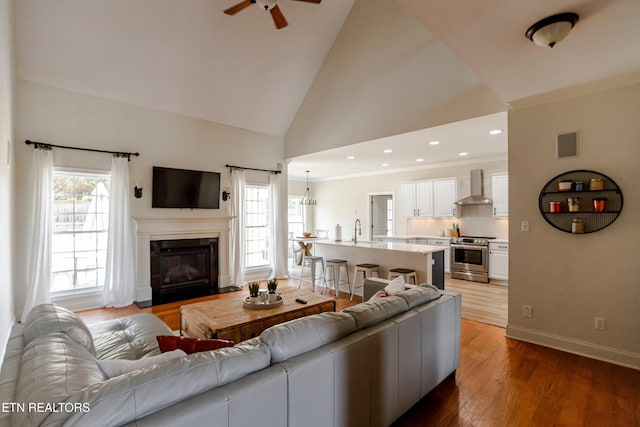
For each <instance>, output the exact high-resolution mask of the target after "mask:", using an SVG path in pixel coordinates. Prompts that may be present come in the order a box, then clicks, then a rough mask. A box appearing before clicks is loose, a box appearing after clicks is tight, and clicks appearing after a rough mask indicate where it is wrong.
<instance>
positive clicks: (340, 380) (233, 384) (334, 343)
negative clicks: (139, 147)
mask: <svg viewBox="0 0 640 427" xmlns="http://www.w3.org/2000/svg"><path fill="white" fill-rule="evenodd" d="M383 284H384V282H378V283H375V285H376V286H381V285H383ZM460 310H461V297H460V295H459V294H457V293H453V292H447V291H445V292H442V291H438V290H437V289H435V288H433V287H417V288H413V289H409V290H406V291H404V292H402V293H401V294H399V295H397V296H392V297H386V298H381V299H376V300H374V301H369V302H365V303H362V304H358V305H356V306H353V307H349V308H348V309H346V310H344V311H342V312H339V313H322V314H317V315H313V316H308V317H304V318H301V319H297V320H293V321H291V322H287V323H283V324H280V325H276V326H274V327H272V328H269V329H267V330H265V331H264V332H263V333H262V334H261V335H260V337H258V338H254V339H251V340H248V341H244V342H242V343H238V344H236V345H235V346H233V347H227V348H222V349H218V350H213V351H206V352H202V353H195V354H191V355H188V356H183V357H179V358H177V359H172V360H168V361H163V362H160V363H156V364H153V365H151V366H147V367H143V368H140V369H136V370H134V371H131V372H128V373H125V374H122V375H118V376H115V377H112V378H107V377H106V375H104V373H103V372H102V371H101V369H100V367H99V361H102V360H107V359H110V360H111V359H128V360H135V359H144V358H148V357H153V356H155V355H157V354H159V349H158V346H157V344H156V340H155V337H156V336H157V335H167V334H170V333H171V331H170V330H169V328H168V327H167V326H166V325H165V324H164V323H163V322H162V321H160V319H158V318H157V317H155V316H154V315H152V314H139V315H135V316H128V317H125V318H122V319H117V320H113V321H108V322H103V323H99V324H95V325H89V326H86V325H85V324H84V323H83V322H82V321H81V320H80V319H79V318H78V317H77V316H76V315H74V314H73V313H71V312H69V311H67V310H65V309H63V308H61V307H58V306H55V305H51V304H48V305H42V306H38V307H36V308H35V309H34V310H33V311H32V313H31V314H30V316H29V319H28V320H27V321H26V322H25V323H24V324H16V325H14V327H13V330H12V334H11V337H10V339H9V343H8V345H7V351H6V354H5V360H4V362H3V365H2V371H1V372H0V403H2V404H4V409H10V410H7V411H2V412H0V426H2V427H4V426H10V425H15V426H36V425H47V426H50V425H51V426H57V425H65V426H67V425H69V426H89V425H90V426H116V425H130V426H154V427H155V426H182V425H184V426H194V425H208V426H238V427H241V426H247V425H262V426H268V427H269V426H304V427H312V426H354V425H358V426H366V425H371V426H387V425H389V424H391V423H392V422H393V421H394V420H396V419H397V418H398V417H399V416H400V415H402V414H403V413H404V412H406V411H407V410H408V409H409V408H410V407H411V406H412V405H414V404H415V403H416V402H418V401H419V400H420V399H421V398H422V397H424V396H425V395H426V394H427V393H429V392H430V391H431V390H432V389H433V388H434V387H435V386H437V385H438V384H439V383H440V382H441V381H443V380H444V379H445V378H447V377H448V376H452V375H453V374H455V370H456V368H457V367H458V365H459V360H460V313H461V311H460ZM125 363H127V362H125ZM36 402H37V403H39V404H40V406H37V405H35V403H36ZM47 404H49V405H47Z"/></svg>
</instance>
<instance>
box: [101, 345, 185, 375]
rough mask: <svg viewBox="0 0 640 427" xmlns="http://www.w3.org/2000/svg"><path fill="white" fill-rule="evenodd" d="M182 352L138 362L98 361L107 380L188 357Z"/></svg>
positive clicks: (170, 352) (123, 360)
mask: <svg viewBox="0 0 640 427" xmlns="http://www.w3.org/2000/svg"><path fill="white" fill-rule="evenodd" d="M186 355H187V353H185V352H184V351H182V350H173V351H169V352H167V353H163V354H157V355H155V356H150V357H143V358H142V359H137V360H127V359H104V360H100V359H98V360H97V361H98V366H99V367H100V370H101V371H102V372H104V374H105V375H106V376H107V378H113V377H117V376H119V375H124V374H126V373H128V372H132V371H135V370H138V369H142V368H146V367H147V366H151V365H155V364H156V363H161V362H166V361H168V360H173V359H179V358H181V357H183V356H186Z"/></svg>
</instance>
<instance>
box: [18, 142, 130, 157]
mask: <svg viewBox="0 0 640 427" xmlns="http://www.w3.org/2000/svg"><path fill="white" fill-rule="evenodd" d="M24 143H25V144H27V145H31V144H33V145H34V148H39V147H45V148H53V147H55V148H66V149H69V150H80V151H93V152H94V153H108V154H115V155H117V156H121V157H124V156H127V160H129V161H131V156H140V153H129V152H126V151H109V150H96V149H94V148H80V147H67V146H65V145H55V144H47V143H46V142H36V141H30V140H28V139H27V140H26V141H25V142H24Z"/></svg>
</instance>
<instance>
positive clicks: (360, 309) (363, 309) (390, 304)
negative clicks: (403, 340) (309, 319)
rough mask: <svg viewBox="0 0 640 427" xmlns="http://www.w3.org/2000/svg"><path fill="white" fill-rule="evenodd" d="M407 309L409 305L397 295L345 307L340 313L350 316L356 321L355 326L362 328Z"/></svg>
mask: <svg viewBox="0 0 640 427" xmlns="http://www.w3.org/2000/svg"><path fill="white" fill-rule="evenodd" d="M405 292H406V291H405ZM408 309H409V306H408V305H407V303H406V302H405V300H404V299H403V298H401V297H399V296H388V297H385V298H376V299H373V300H370V301H367V302H363V303H361V304H358V305H354V306H351V307H348V308H345V309H344V310H343V311H342V313H346V314H349V315H350V316H352V317H353V319H354V320H355V321H356V327H357V328H358V329H364V328H368V327H369V326H373V325H375V324H376V323H379V322H382V321H383V320H387V319H389V318H390V317H393V316H395V315H396V314H399V313H402V312H405V311H407V310H408Z"/></svg>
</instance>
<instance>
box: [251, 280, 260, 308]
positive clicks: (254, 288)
mask: <svg viewBox="0 0 640 427" xmlns="http://www.w3.org/2000/svg"><path fill="white" fill-rule="evenodd" d="M259 291H260V283H258V282H251V283H249V298H250V301H251V302H252V303H256V302H258V292H259Z"/></svg>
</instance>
